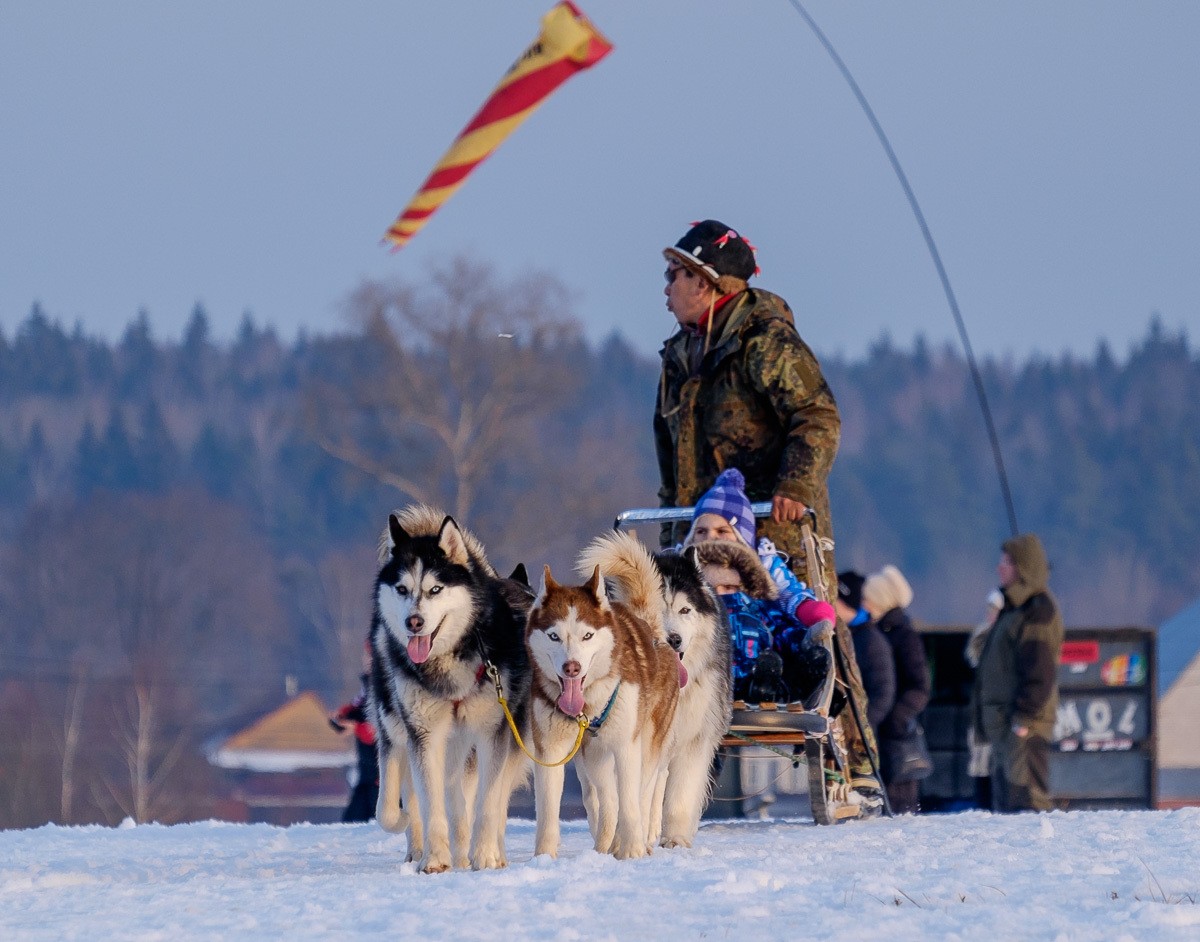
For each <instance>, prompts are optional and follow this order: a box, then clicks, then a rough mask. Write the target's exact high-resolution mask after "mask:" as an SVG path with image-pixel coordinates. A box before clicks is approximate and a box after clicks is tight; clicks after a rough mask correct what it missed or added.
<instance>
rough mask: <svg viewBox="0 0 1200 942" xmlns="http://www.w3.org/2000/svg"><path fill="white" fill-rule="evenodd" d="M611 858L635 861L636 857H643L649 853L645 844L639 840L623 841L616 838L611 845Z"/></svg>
mask: <svg viewBox="0 0 1200 942" xmlns="http://www.w3.org/2000/svg"><path fill="white" fill-rule="evenodd" d="M612 853H613V856H614V857H616V858H617V860H636V859H637V858H638V857H645V856H646V854H647V853H649V851H648V850H647V848H646V844H645V842H644V841H642V840H641V839H637V840H633V841H623V840H621V839H620V838H617V840H616V842H615V843H614V844H613V852H612Z"/></svg>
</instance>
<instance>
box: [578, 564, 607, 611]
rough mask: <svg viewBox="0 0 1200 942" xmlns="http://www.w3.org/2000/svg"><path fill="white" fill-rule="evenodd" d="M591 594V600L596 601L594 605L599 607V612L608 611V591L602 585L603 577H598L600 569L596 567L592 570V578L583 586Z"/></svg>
mask: <svg viewBox="0 0 1200 942" xmlns="http://www.w3.org/2000/svg"><path fill="white" fill-rule="evenodd" d="M584 588H585V589H587V590H588V592H589V593H591V596H592V598H594V599H595V600H596V604H597V605H599V606H600V611H602V612H604V611H608V609H609V604H608V589H607V587H606V586H605V585H604V577H603V576H601V575H600V567H599V566H596V568H595V569H593V570H592V578H590V579H589V580H588V582H587V585H586V586H584Z"/></svg>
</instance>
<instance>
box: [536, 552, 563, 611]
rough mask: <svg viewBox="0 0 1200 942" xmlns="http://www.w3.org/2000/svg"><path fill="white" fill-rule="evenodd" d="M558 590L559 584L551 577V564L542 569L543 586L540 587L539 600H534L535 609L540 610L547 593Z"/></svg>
mask: <svg viewBox="0 0 1200 942" xmlns="http://www.w3.org/2000/svg"><path fill="white" fill-rule="evenodd" d="M557 588H558V583H557V582H555V581H554V576H552V575H550V564H549V563H546V565H544V566H543V567H542V584H541V585H540V586H538V591H537V598H535V599H534V600H533V607H534V608H539V607H540V606H541V604H542V602H543V601H545V599H546V593H547V592H549V591H550V590H551V589H557Z"/></svg>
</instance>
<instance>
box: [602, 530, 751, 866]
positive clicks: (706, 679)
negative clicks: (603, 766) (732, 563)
mask: <svg viewBox="0 0 1200 942" xmlns="http://www.w3.org/2000/svg"><path fill="white" fill-rule="evenodd" d="M642 552H643V551H642V547H641V544H639V543H638V542H637V540H635V539H634V538H633V537H631V536H629V535H628V534H623V533H615V534H610V535H608V536H603V537H600V538H599V539H597V540H595V541H594V542H593V543H592V544H591V545H590V546H589V547H588V548H587V549H586V550H585V551H584V553H583V555H582V556H581V558H580V567H581V568H582V569H586V568H588V567H591V566H599V567H600V569H601V571H602V572H603V573H604V574H605V577H606V580H607V581H608V583H609V585H610V587H611V591H612V594H613V597H614V598H616V599H619V600H621V601H625V602H631V601H633V600H634V596H635V595H636V594H637V593H639V592H645V588H644V587H643V586H644V583H645V581H644V580H639V579H638V578H636V573H637V566H636V561H637V559H638V558H639V557H640V555H641V554H642ZM654 564H655V566H656V567H657V569H658V572H659V575H660V577H661V582H660V587H661V592H662V599H661V605H662V606H663V615H662V623H661V624H662V631H663V633H664V635H665V640H666V641H667V643H668V644H670V646H671V647H672V648H674V649H675V651H676V652H677V653H678V654H679V659H680V677H679V680H680V691H679V706H678V708H677V709H676V711H675V721H674V727H673V729H672V740H671V742H672V745H671V753H670V760H669V764H668V766H667V774H666V776H665V787H664V783H662V782H660V785H659V790H658V794H657V795H656V797H655V800H654V804H653V813H654V815H655V818H654V819H653V820H651V821H650V822H648V823H649V833H650V836H651V838H652V839H653V840H654V841H657V840H658V839H659V837H661V840H662V844H663V846H664V847H676V846H682V847H691V845H692V841H693V840H695V838H696V831H697V829H698V828H699V827H700V816H701V814H702V813H703V812H704V806H705V805H706V804H707V803H708V799H709V796H710V793H711V787H712V780H711V777H710V775H709V769H710V767H711V766H712V761H713V757H714V756H715V754H716V752H717V749H718V748H719V746H720V744H721V737H722V736H724V735H725V732H726V731H727V730H728V729H729V722H730V719H731V715H732V711H731V705H732V700H733V691H732V679H731V672H730V657H731V654H730V641H729V626H728V622H727V620H726V616H725V608H724V606H723V605H722V604H721V601H720V599H719V598H718V597H717V595H716V593H715V592H714V591H713V590H712V588H711V587H709V585H708V583H706V582H705V581H704V578H703V576H702V575H701V570H700V562H699V558H698V557H697V555H696V551H695V549H694V548H690V547H689V548H688V549H687V550H685V551H684V552H683V553H673V552H664V553H659V554H658V555H656V556H655V557H654ZM642 604H643V605H645V604H648V603H647V602H643V603H642Z"/></svg>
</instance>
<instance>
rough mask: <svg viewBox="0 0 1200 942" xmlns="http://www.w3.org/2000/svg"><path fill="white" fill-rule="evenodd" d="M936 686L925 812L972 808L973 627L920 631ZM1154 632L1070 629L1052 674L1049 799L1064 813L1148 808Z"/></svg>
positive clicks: (1152, 795)
mask: <svg viewBox="0 0 1200 942" xmlns="http://www.w3.org/2000/svg"><path fill="white" fill-rule="evenodd" d="M918 627H919V628H920V630H921V633H922V637H923V640H924V642H925V652H926V656H927V658H928V662H929V668H930V673H931V675H932V678H933V696H932V698H931V699H930V702H929V706H928V707H927V708H926V710H925V714H924V720H923V722H924V726H925V733H926V737H927V739H928V742H929V750H930V753H931V755H932V757H933V762H934V772H933V774H932V775H931V776H930V777H929V778H927V779H925V780H924V781H923V782H922V783H921V807H922V810H926V811H939V810H942V811H951V810H961V809H964V808H970V807H973V806H974V803H975V783H974V780H973V779H972V778H971V777H970V776H969V775H968V774H967V763H968V759H969V753H968V750H967V727H968V725H969V724H970V716H969V709H968V704H969V702H970V697H971V688H972V685H973V683H974V672H973V670H972V668H971V667H970V666H969V665H968V664H967V662H966V660H965V659H964V658H963V651H964V648H965V647H966V642H967V638H968V636H969V634H970V626H966V625H920V626H918ZM1155 655H1156V651H1155V629H1153V628H1146V627H1117V628H1068V629H1067V630H1066V639H1065V642H1064V644H1063V655H1062V663H1061V664H1060V666H1059V670H1058V686H1059V706H1058V717H1057V720H1056V722H1055V727H1054V743H1053V748H1052V751H1051V754H1050V792H1051V795H1052V797H1053V799H1054V802H1055V804H1056V805H1057V806H1058V807H1060V808H1154V807H1156V805H1157V799H1158V770H1157V765H1156V761H1155V756H1156V741H1155V737H1156V735H1157V715H1156V707H1157V702H1158V698H1157V692H1156V686H1157V662H1156V656H1155Z"/></svg>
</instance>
